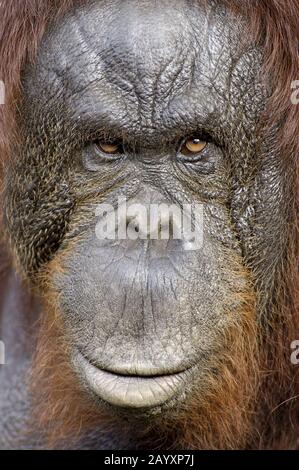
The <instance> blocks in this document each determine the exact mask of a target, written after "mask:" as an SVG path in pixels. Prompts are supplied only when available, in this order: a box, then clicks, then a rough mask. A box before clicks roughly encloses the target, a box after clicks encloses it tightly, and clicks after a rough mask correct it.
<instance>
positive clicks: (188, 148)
mask: <svg viewBox="0 0 299 470" xmlns="http://www.w3.org/2000/svg"><path fill="white" fill-rule="evenodd" d="M206 146H207V142H206V141H204V140H201V139H198V138H196V137H195V138H191V139H187V140H186V141H185V142H184V144H183V146H182V148H181V153H182V154H183V155H187V156H192V155H197V154H199V153H201V152H202V151H203V150H204V149H205V148H206Z"/></svg>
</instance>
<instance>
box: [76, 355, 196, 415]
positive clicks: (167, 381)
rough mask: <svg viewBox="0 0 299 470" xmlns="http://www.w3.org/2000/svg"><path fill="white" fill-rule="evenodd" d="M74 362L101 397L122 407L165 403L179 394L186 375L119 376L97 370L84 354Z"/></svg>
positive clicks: (92, 388)
mask: <svg viewBox="0 0 299 470" xmlns="http://www.w3.org/2000/svg"><path fill="white" fill-rule="evenodd" d="M75 363H76V364H75V365H76V366H77V368H78V369H79V372H80V373H81V374H83V376H84V378H85V381H86V382H87V384H88V386H89V388H90V389H91V390H92V391H93V392H94V393H95V394H96V395H97V396H98V397H100V398H101V399H102V400H104V401H105V402H107V403H109V404H110V405H113V406H116V407H121V408H139V409H141V408H153V407H157V406H161V405H162V404H165V403H166V402H167V401H169V400H171V399H172V398H174V397H175V396H176V395H177V394H178V393H179V392H180V390H181V388H182V386H183V384H184V382H185V380H184V377H185V375H186V373H187V371H185V372H180V373H178V374H173V375H161V376H155V377H146V376H145V377H141V376H126V375H118V374H114V373H112V372H108V371H105V370H101V369H98V368H97V367H95V366H94V365H92V364H91V363H90V362H89V361H88V360H87V359H86V358H85V357H83V356H81V355H80V357H77V358H76V360H75Z"/></svg>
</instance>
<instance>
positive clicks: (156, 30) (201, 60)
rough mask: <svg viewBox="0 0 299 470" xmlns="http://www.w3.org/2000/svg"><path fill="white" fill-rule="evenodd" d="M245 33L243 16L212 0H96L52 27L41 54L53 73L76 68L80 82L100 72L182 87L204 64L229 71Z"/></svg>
mask: <svg viewBox="0 0 299 470" xmlns="http://www.w3.org/2000/svg"><path fill="white" fill-rule="evenodd" d="M203 3H204V4H203ZM243 33H244V22H243V20H242V19H241V18H236V17H234V18H233V17H232V15H231V14H230V13H229V12H227V11H225V10H224V8H223V7H222V6H221V3H219V2H215V1H208V2H202V1H199V0H193V1H192V0H159V1H153V0H141V1H140V0H119V1H105V0H104V1H100V0H94V1H91V2H86V3H85V2H84V6H81V7H77V8H74V10H73V11H71V12H70V13H69V15H68V16H67V17H66V18H64V20H63V21H62V22H61V23H59V24H58V25H56V26H55V27H54V29H52V31H51V33H50V34H49V35H48V36H47V37H46V39H45V41H44V45H43V48H42V52H41V57H42V62H45V63H46V64H47V67H48V66H49V64H51V65H52V66H53V68H55V70H56V72H57V73H59V71H60V72H63V74H64V75H65V74H67V73H68V70H74V69H76V68H77V69H78V73H80V72H81V76H82V77H81V78H82V82H81V83H82V84H83V83H84V82H85V79H86V80H88V77H87V75H88V74H87V72H90V74H89V76H94V74H95V72H98V76H99V78H100V79H102V80H104V79H105V78H109V81H110V82H111V81H112V82H113V78H115V80H116V81H118V80H119V77H120V74H122V75H123V77H124V78H125V77H126V76H127V77H128V79H131V80H132V79H133V78H134V79H135V80H138V79H144V80H148V85H149V86H150V82H151V80H152V81H153V80H154V81H157V80H159V78H162V79H164V81H165V82H166V81H168V82H169V83H172V87H174V86H175V82H176V79H178V81H181V85H182V84H183V83H185V84H186V82H187V81H188V80H189V81H190V82H191V80H192V77H193V75H194V74H197V73H201V74H202V75H203V73H202V72H203V68H205V69H207V68H210V69H211V68H213V66H215V65H216V64H217V65H218V73H219V72H221V69H220V67H221V64H223V66H224V68H225V69H226V70H228V68H229V65H230V64H231V63H232V57H233V58H234V59H233V60H234V61H235V60H236V54H235V53H234V50H238V48H239V49H240V41H241V39H242V36H243V37H244V35H243ZM44 52H46V53H44ZM219 66H220V67H219ZM84 77H85V78H84Z"/></svg>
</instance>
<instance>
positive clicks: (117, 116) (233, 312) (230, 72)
mask: <svg viewBox="0 0 299 470" xmlns="http://www.w3.org/2000/svg"><path fill="white" fill-rule="evenodd" d="M244 28H245V24H244V21H243V20H242V19H240V18H234V17H233V16H232V15H231V14H229V13H228V12H226V11H225V10H224V9H223V8H222V7H221V6H219V5H217V4H216V3H214V2H209V5H208V7H207V10H204V9H203V8H202V7H200V5H199V3H198V2H197V1H191V2H190V1H184V0H176V1H175V2H174V1H164V0H163V1H159V2H152V1H136V0H122V1H119V2H109V1H101V2H99V1H96V2H90V3H89V4H88V5H87V6H85V7H84V8H81V9H80V8H76V9H75V10H74V11H72V12H71V13H70V14H69V15H68V16H67V17H66V18H65V19H64V20H63V21H62V22H61V23H59V24H57V25H55V27H54V28H53V29H52V30H51V31H50V32H49V33H48V34H47V35H46V37H45V39H44V41H43V44H42V46H41V48H40V50H39V55H38V59H37V62H36V65H35V66H34V67H31V68H28V69H27V71H26V73H25V76H24V94H25V99H24V104H23V107H22V109H21V112H20V126H21V127H20V128H21V129H22V132H21V145H20V146H19V147H18V153H17V155H18V158H17V162H16V163H15V168H14V170H13V172H12V171H11V173H10V174H8V177H7V187H8V190H7V194H6V201H7V229H8V232H9V233H10V237H11V239H12V244H13V246H14V247H15V250H16V252H17V255H18V259H19V263H20V265H21V267H22V268H23V270H24V271H25V272H26V273H27V275H28V276H29V277H30V278H31V280H32V282H33V281H34V280H35V282H36V279H37V278H38V275H39V274H40V273H42V272H43V270H45V269H46V267H47V263H48V262H49V261H51V260H52V259H54V260H59V263H60V265H61V266H62V267H63V272H60V273H57V274H54V275H53V278H52V279H51V284H52V289H54V290H55V292H57V293H58V295H59V307H60V312H61V316H62V318H63V320H64V322H65V328H66V331H67V335H68V337H69V338H70V340H71V344H72V353H71V356H72V357H71V361H72V364H73V367H74V370H75V372H76V374H77V375H78V378H79V380H80V382H81V383H83V385H84V387H85V388H86V390H87V393H89V394H90V395H91V397H93V398H95V399H96V401H97V402H98V406H102V405H105V404H107V403H108V404H110V405H111V406H112V407H113V409H114V410H115V411H116V412H120V413H121V412H122V410H123V409H125V410H128V409H129V410H131V411H132V413H133V412H134V413H136V412H137V410H139V411H140V412H141V413H146V414H150V415H151V414H156V413H157V412H161V411H164V410H165V411H169V410H172V409H173V407H174V406H176V407H180V406H181V404H183V403H184V402H185V401H188V397H189V395H190V394H191V393H192V390H193V389H194V388H196V389H197V390H199V391H200V393H202V394H204V393H205V381H206V375H207V371H210V370H212V368H213V367H215V365H216V367H217V363H218V361H221V357H222V354H223V351H227V350H229V347H230V346H229V345H228V344H227V343H226V341H225V337H226V333H227V332H228V331H229V330H230V328H231V327H232V325H234V324H236V323H240V324H242V321H243V317H242V311H243V300H242V296H243V294H244V295H245V294H246V293H248V292H251V289H252V286H251V282H250V277H249V276H248V274H247V271H246V269H244V266H245V264H246V260H252V259H253V260H254V258H255V257H256V258H259V252H263V250H264V247H267V248H266V249H270V248H269V240H267V238H266V237H267V236H268V235H266V232H265V233H263V234H262V235H260V234H259V237H260V238H259V239H258V240H256V239H255V238H254V236H255V234H254V233H253V232H252V221H253V220H259V219H260V220H261V221H262V224H264V223H266V219H267V217H268V216H266V215H265V213H264V210H265V208H266V203H265V204H264V205H263V203H261V204H260V207H259V211H260V212H259V213H256V207H255V205H254V204H253V202H252V200H253V199H254V200H257V199H260V198H261V197H262V195H263V194H266V191H269V187H271V188H272V190H273V191H272V198H273V200H275V199H276V198H277V201H279V195H280V188H279V187H277V186H274V183H275V181H276V178H275V174H276V172H278V170H277V168H276V167H275V163H273V162H272V163H269V164H268V167H266V166H265V165H264V163H263V159H262V150H260V149H261V148H262V147H261V146H260V144H261V142H260V140H259V137H258V130H257V129H258V123H259V120H260V116H261V113H262V111H263V109H264V105H265V99H266V97H265V96H266V93H265V91H264V89H263V87H262V85H261V78H260V63H261V57H260V52H259V51H258V49H257V48H255V47H252V45H251V44H250V43H249V44H247V45H246V44H244ZM190 137H198V138H200V139H201V140H204V141H207V145H206V147H205V149H204V150H203V151H202V153H201V154H200V158H195V159H194V160H192V159H191V161H188V159H184V158H183V155H182V152H181V149H182V145H183V143H184V141H185V139H188V138H190ZM107 139H109V142H110V141H112V142H118V143H120V144H121V149H122V150H121V152H120V154H119V155H117V158H113V159H111V156H109V155H107V154H105V153H103V152H99V150H98V146H97V143H99V142H103V141H107ZM268 144H269V142H268V143H267V142H266V143H265V146H267V145H268ZM257 149H259V150H257ZM258 151H260V152H261V159H260V161H259V163H258V164H257V163H256V162H255V160H254V158H255V156H256V153H257V152H258ZM113 157H115V155H114V156H113ZM189 160H190V159H189ZM258 182H259V183H260V186H259V189H258V190H257V189H256V188H257V183H258ZM119 196H123V197H126V198H127V200H128V203H129V204H130V203H132V202H135V203H136V202H137V203H141V204H144V205H146V206H148V205H149V204H151V203H158V204H159V203H167V204H177V205H179V206H181V205H182V204H186V203H189V204H190V203H192V204H202V205H203V207H204V243H203V247H202V248H201V249H198V250H194V251H188V250H185V249H184V241H177V240H169V242H168V243H165V242H164V241H161V240H159V241H152V240H137V241H131V240H113V241H111V240H104V241H103V240H99V239H97V237H96V234H95V227H96V223H97V222H98V219H97V217H96V216H95V210H96V207H97V205H98V204H99V203H103V202H105V203H109V204H112V205H113V206H116V203H117V199H118V197H119ZM266 200H267V199H266ZM274 206H275V209H274V210H273V211H272V215H271V216H272V217H274V218H275V216H276V210H277V211H278V207H279V204H278V203H277V205H274ZM16 208H18V209H16ZM16 213H17V214H18V216H17V217H15V215H14V214H16ZM259 227H260V233H262V232H263V230H262V226H261V225H260V226H259ZM250 237H251V238H250ZM249 239H250V242H249ZM270 246H272V245H271V244H270ZM253 253H254V255H253ZM265 258H266V257H265ZM263 263H264V265H263V266H264V267H265V263H266V261H265V262H264V261H263ZM257 269H261V267H259V268H257Z"/></svg>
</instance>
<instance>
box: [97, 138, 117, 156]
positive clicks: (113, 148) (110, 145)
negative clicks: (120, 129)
mask: <svg viewBox="0 0 299 470" xmlns="http://www.w3.org/2000/svg"><path fill="white" fill-rule="evenodd" d="M96 146H97V148H98V150H99V151H100V152H103V153H106V154H107V155H116V154H119V153H122V146H121V145H120V144H119V143H118V142H101V141H98V142H96Z"/></svg>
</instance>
